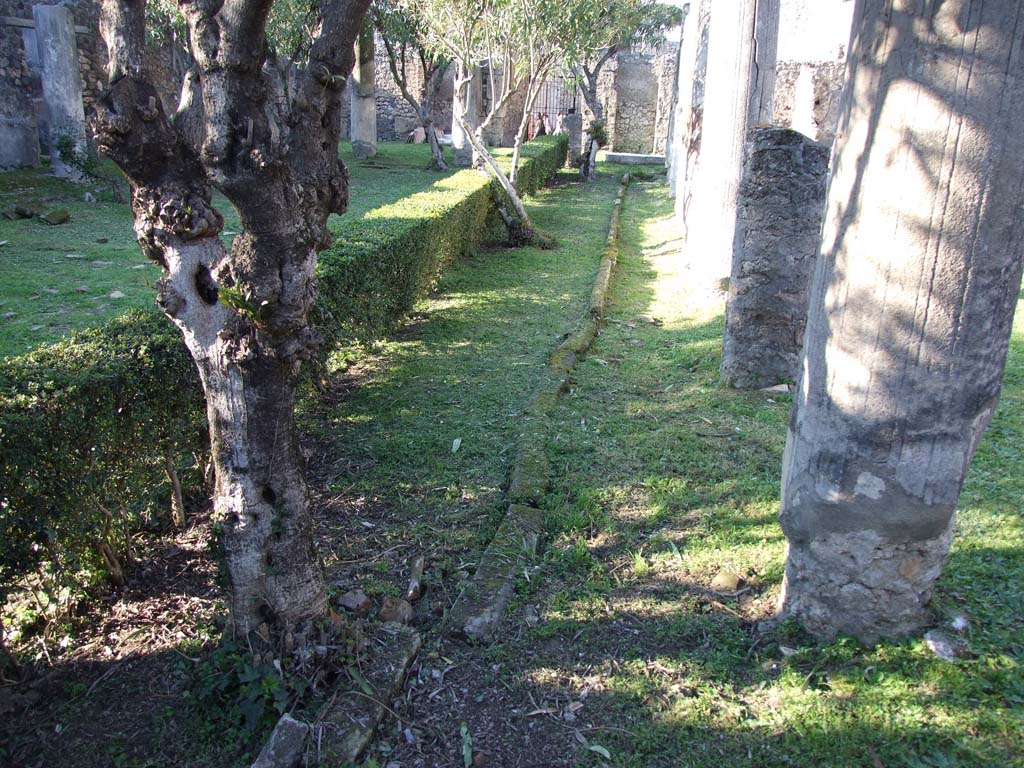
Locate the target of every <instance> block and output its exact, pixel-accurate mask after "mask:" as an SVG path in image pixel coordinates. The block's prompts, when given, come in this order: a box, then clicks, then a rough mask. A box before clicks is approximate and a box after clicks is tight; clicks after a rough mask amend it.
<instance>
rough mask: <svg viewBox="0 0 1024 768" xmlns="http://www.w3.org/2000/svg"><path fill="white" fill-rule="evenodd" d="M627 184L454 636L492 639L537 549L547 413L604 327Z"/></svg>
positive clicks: (554, 361)
mask: <svg viewBox="0 0 1024 768" xmlns="http://www.w3.org/2000/svg"><path fill="white" fill-rule="evenodd" d="M630 181H631V176H630V174H628V173H627V174H626V175H625V176H623V177H622V183H621V184H620V185H619V193H618V195H617V197H616V199H615V207H614V209H613V211H612V217H611V224H610V226H609V228H608V239H607V240H606V241H605V247H604V253H603V255H602V257H601V264H600V267H599V268H598V271H597V278H596V279H595V281H594V288H593V291H592V292H591V294H590V306H589V307H588V309H587V313H586V314H585V315H584V317H583V321H582V323H581V324H580V327H579V328H578V330H577V331H576V332H575V333H572V334H570V335H569V336H568V337H567V338H566V339H565V341H563V342H562V343H561V344H559V345H558V347H557V348H556V349H555V351H554V352H552V353H551V356H550V358H549V359H548V364H547V366H545V368H544V371H543V372H542V373H541V375H540V380H539V381H538V383H537V388H536V392H535V394H534V396H533V398H532V399H531V400H530V402H529V404H528V405H527V406H526V409H525V410H524V412H523V431H522V434H521V435H520V438H519V445H518V446H517V450H516V458H515V460H514V462H513V464H512V471H511V479H510V482H509V488H508V500H509V508H508V512H507V513H506V514H505V518H504V520H503V521H502V523H501V525H500V526H499V527H498V531H497V533H495V535H494V539H493V540H492V541H491V543H490V545H489V546H488V547H487V549H486V550H485V551H484V554H483V557H482V558H481V559H480V565H479V567H478V568H477V570H476V573H475V574H474V575H473V578H472V579H471V580H470V582H469V584H468V585H467V586H466V588H465V589H464V590H463V592H462V594H461V595H459V598H458V599H457V600H456V602H455V605H454V606H452V610H451V613H450V614H449V617H448V628H447V629H448V632H449V633H450V634H453V635H456V636H459V637H463V638H465V639H468V640H473V641H477V642H490V641H491V640H492V639H493V637H494V632H495V630H496V628H497V626H498V624H499V622H500V621H501V618H502V616H503V615H504V613H505V610H506V609H507V608H508V605H509V602H510V601H511V600H512V593H513V587H514V584H515V577H516V574H517V573H519V572H520V570H521V569H522V568H523V566H524V565H525V563H526V562H528V561H529V560H531V559H532V558H534V557H535V556H536V554H537V543H538V540H539V539H540V534H541V530H542V527H543V523H544V515H543V512H542V511H541V510H540V508H539V504H540V501H541V499H542V498H543V497H544V495H545V494H546V493H547V490H548V487H549V485H550V478H549V476H548V461H547V453H546V451H545V449H544V444H545V441H546V439H547V434H548V432H549V430H548V417H549V415H550V414H551V412H552V410H553V408H554V406H555V404H556V403H557V402H558V398H559V397H561V395H562V394H563V393H564V392H565V391H566V390H568V388H569V379H570V375H571V373H572V370H573V368H574V367H575V365H576V363H577V361H578V360H579V359H580V358H581V357H582V356H583V355H584V353H585V352H586V351H587V350H588V349H589V348H590V345H591V343H592V342H593V341H594V338H595V337H596V336H597V332H598V329H599V328H600V326H601V317H602V315H603V313H604V307H605V303H606V301H607V298H608V286H609V283H610V282H611V276H612V270H613V269H614V268H615V262H616V259H617V257H618V238H619V220H620V218H621V216H622V201H623V199H624V198H625V196H626V190H627V189H628V188H629V183H630Z"/></svg>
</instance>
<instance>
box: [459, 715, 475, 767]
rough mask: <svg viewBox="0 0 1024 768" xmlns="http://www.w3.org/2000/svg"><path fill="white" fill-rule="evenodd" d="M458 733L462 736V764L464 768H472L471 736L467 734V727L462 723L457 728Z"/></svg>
mask: <svg viewBox="0 0 1024 768" xmlns="http://www.w3.org/2000/svg"><path fill="white" fill-rule="evenodd" d="M459 733H460V734H462V764H463V765H464V766H466V768H473V736H472V735H471V734H470V732H469V726H468V725H466V724H465V723H462V725H460V726H459Z"/></svg>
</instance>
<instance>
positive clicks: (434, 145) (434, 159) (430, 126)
mask: <svg viewBox="0 0 1024 768" xmlns="http://www.w3.org/2000/svg"><path fill="white" fill-rule="evenodd" d="M420 124H421V125H422V126H423V130H424V132H425V133H426V134H427V141H429V142H430V167H431V168H433V169H434V170H435V171H447V170H448V163H446V162H445V161H444V150H443V149H442V148H441V142H440V141H438V140H437V131H435V130H434V119H433V118H432V117H430V115H429V113H427V110H426V108H424V110H423V111H422V112H421V113H420Z"/></svg>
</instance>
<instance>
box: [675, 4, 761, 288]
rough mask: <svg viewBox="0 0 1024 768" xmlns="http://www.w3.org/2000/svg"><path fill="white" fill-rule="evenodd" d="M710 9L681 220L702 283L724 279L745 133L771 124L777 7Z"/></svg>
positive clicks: (745, 5)
mask: <svg viewBox="0 0 1024 768" xmlns="http://www.w3.org/2000/svg"><path fill="white" fill-rule="evenodd" d="M713 8H714V10H713V15H712V19H711V28H710V39H709V41H708V63H707V78H706V82H705V88H704V90H705V93H706V96H705V100H704V115H703V131H702V142H701V146H700V169H699V171H698V176H697V179H696V183H695V186H694V189H693V192H692V205H691V207H690V209H689V210H688V211H687V212H686V219H687V222H686V223H687V240H686V242H687V247H688V249H689V251H690V254H691V258H692V259H694V260H697V261H699V262H700V263H701V264H702V265H703V266H704V268H705V270H706V273H707V274H708V275H709V276H714V277H725V276H726V275H728V274H729V269H730V265H731V263H732V240H733V230H734V228H735V226H736V192H737V189H738V187H739V181H740V172H741V168H742V164H743V145H744V142H745V141H746V135H747V130H748V129H749V128H750V126H752V125H755V124H758V123H763V122H768V121H770V120H771V113H772V108H771V107H772V94H773V92H774V87H775V52H776V47H777V40H778V22H779V0H714V4H713Z"/></svg>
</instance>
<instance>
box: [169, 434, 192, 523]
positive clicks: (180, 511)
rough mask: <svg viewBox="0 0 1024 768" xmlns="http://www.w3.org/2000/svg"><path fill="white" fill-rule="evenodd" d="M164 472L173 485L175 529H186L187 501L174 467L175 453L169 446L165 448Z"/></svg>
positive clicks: (172, 497) (172, 515)
mask: <svg viewBox="0 0 1024 768" xmlns="http://www.w3.org/2000/svg"><path fill="white" fill-rule="evenodd" d="M164 472H165V473H166V475H167V482H169V483H170V484H171V522H172V523H174V527H175V528H184V527H185V525H186V524H187V521H186V520H185V499H184V498H183V497H182V495H181V481H180V480H179V479H178V470H177V469H176V468H175V466H174V451H173V450H172V449H171V446H170V445H169V444H168V445H167V446H166V447H165V448H164Z"/></svg>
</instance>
